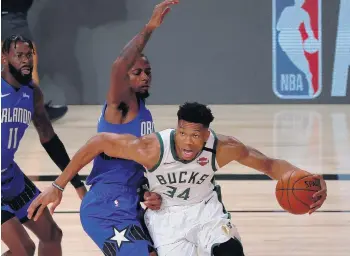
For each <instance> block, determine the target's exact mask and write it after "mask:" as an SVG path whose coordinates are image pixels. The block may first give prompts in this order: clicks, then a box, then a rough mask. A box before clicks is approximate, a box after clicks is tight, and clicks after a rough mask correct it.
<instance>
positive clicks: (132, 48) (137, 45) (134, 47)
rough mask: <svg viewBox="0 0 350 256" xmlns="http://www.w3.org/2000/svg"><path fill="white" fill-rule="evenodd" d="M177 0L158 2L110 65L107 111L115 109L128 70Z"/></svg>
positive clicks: (127, 80)
mask: <svg viewBox="0 0 350 256" xmlns="http://www.w3.org/2000/svg"><path fill="white" fill-rule="evenodd" d="M177 3H178V0H166V1H164V2H162V3H160V4H158V5H157V6H156V7H155V8H154V11H153V14H152V17H151V19H150V20H149V22H148V23H147V24H146V26H145V27H144V28H143V29H142V30H141V31H140V32H139V33H138V34H137V35H136V36H135V37H134V38H133V39H132V40H131V41H130V42H129V43H128V44H127V45H126V46H125V47H124V49H123V50H122V52H121V53H120V55H119V56H118V58H117V59H116V60H115V61H114V63H113V65H112V71H111V78H110V87H109V90H108V94H107V111H106V115H108V114H109V113H108V112H112V111H113V110H117V107H118V106H119V104H120V103H121V101H122V100H121V99H122V98H124V97H125V93H126V92H127V91H128V86H127V85H128V83H129V76H128V71H129V70H130V68H131V67H132V66H133V65H134V63H135V61H136V59H137V58H138V57H139V56H140V55H141V53H142V51H143V49H144V47H145V45H146V44H147V42H148V40H149V38H150V37H151V34H152V33H153V31H154V30H155V29H156V28H157V27H159V26H160V24H161V23H162V22H163V18H164V16H165V15H166V14H167V13H168V12H169V10H170V6H171V5H174V4H177Z"/></svg>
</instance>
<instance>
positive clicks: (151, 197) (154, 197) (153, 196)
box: [147, 192, 161, 200]
mask: <svg viewBox="0 0 350 256" xmlns="http://www.w3.org/2000/svg"><path fill="white" fill-rule="evenodd" d="M148 193H149V194H148V195H149V196H148V197H147V199H149V200H159V199H160V198H161V197H160V195H159V194H157V193H154V192H148Z"/></svg>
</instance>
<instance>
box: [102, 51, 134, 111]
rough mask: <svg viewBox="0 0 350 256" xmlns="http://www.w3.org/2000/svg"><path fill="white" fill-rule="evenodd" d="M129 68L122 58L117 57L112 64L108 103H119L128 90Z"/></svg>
mask: <svg viewBox="0 0 350 256" xmlns="http://www.w3.org/2000/svg"><path fill="white" fill-rule="evenodd" d="M127 72H128V70H127V67H126V66H125V64H124V63H123V61H122V60H121V59H119V58H118V59H117V60H116V61H115V62H114V63H113V65H112V71H111V77H110V82H109V89H108V93H107V104H108V105H112V104H113V105H117V106H118V105H119V104H120V102H122V101H123V100H122V99H123V96H124V94H125V93H126V92H127V89H128V84H129V76H128V73H127Z"/></svg>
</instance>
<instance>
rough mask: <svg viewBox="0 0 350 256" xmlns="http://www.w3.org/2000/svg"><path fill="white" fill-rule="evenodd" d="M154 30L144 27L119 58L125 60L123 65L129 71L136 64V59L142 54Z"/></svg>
mask: <svg viewBox="0 0 350 256" xmlns="http://www.w3.org/2000/svg"><path fill="white" fill-rule="evenodd" d="M152 32H153V31H152V30H150V29H148V28H147V27H144V28H143V29H142V30H141V32H140V33H138V34H137V35H136V36H135V37H134V38H133V39H132V40H131V41H130V42H129V43H128V44H127V45H126V46H125V47H124V49H123V50H122V52H121V53H120V56H119V58H120V59H121V60H123V62H122V65H125V68H126V71H128V70H129V69H130V68H131V67H132V66H133V65H134V63H135V60H136V58H137V57H138V56H139V55H140V54H141V53H142V51H143V49H144V48H145V46H146V44H147V42H148V40H149V39H150V37H151V34H152Z"/></svg>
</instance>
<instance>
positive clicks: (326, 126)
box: [1, 105, 350, 256]
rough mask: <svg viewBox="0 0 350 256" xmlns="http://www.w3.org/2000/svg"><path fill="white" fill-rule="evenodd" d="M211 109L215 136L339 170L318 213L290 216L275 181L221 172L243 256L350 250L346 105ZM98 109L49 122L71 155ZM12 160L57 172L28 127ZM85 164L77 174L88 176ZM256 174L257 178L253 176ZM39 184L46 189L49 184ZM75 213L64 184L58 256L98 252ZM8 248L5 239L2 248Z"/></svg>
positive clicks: (235, 169) (168, 114)
mask: <svg viewBox="0 0 350 256" xmlns="http://www.w3.org/2000/svg"><path fill="white" fill-rule="evenodd" d="M150 109H151V111H152V113H153V116H154V120H155V127H156V130H162V129H166V128H169V127H174V126H175V125H176V111H177V106H150ZM212 110H213V112H214V115H215V120H214V123H213V125H212V128H213V129H214V130H215V131H216V132H217V133H223V134H227V135H233V136H235V137H237V138H238V139H239V140H241V141H242V142H244V143H246V144H249V145H251V146H254V147H255V148H257V149H259V150H260V151H262V152H263V153H265V154H267V155H269V156H273V157H278V158H284V159H286V160H289V161H290V162H292V163H293V164H295V165H297V166H299V167H301V168H304V169H305V170H308V171H310V172H314V173H321V174H330V176H328V177H330V178H336V177H337V176H336V175H338V179H334V180H327V185H328V190H329V192H328V194H329V196H328V199H327V201H326V203H325V204H324V205H323V207H322V208H321V210H322V211H320V212H317V213H315V214H314V215H311V216H309V215H303V216H294V215H291V214H288V213H285V212H283V211H281V208H280V207H279V205H278V204H277V201H276V199H275V196H274V188H275V185H276V181H271V180H262V179H261V176H251V175H253V174H259V173H258V172H256V171H254V170H251V169H248V168H245V167H243V166H240V165H238V164H230V165H228V166H227V167H225V168H223V169H222V170H220V171H219V172H218V174H219V175H222V174H235V175H236V176H228V177H226V178H228V180H221V179H220V180H219V181H218V182H219V183H220V184H221V186H222V192H223V199H224V203H225V206H226V208H227V209H228V210H230V211H232V213H231V214H232V221H233V223H234V224H235V225H236V226H237V227H238V230H239V232H240V234H241V236H242V240H243V244H244V247H245V252H246V255H247V256H277V255H278V256H280V255H285V256H299V255H300V256H314V255H315V256H316V255H317V256H321V255H322V256H343V255H344V256H345V255H346V256H348V255H350V178H349V177H350V106H349V105H317V106H316V105H290V106H287V105H239V106H234V105H220V106H218V105H216V106H212ZM99 114H100V106H71V107H70V111H69V112H68V114H67V116H66V117H65V118H64V119H63V120H59V121H58V122H56V123H55V124H54V126H55V130H56V132H57V133H58V135H59V136H60V138H61V139H62V141H63V142H64V144H65V146H66V148H67V150H68V153H69V154H70V155H72V154H74V153H75V152H76V151H77V149H78V148H79V147H81V146H82V145H83V144H84V143H85V142H86V141H87V140H88V139H89V138H90V137H91V136H93V135H94V134H95V131H96V122H97V119H98V117H99ZM16 160H17V162H18V164H19V165H20V166H21V167H22V168H23V170H24V171H25V173H26V174H27V175H29V176H30V177H31V178H34V177H35V176H40V177H42V176H45V175H57V174H59V170H58V169H57V167H56V166H55V165H54V164H53V163H52V162H51V160H50V159H49V157H48V156H47V155H46V153H45V151H44V149H43V148H42V147H41V145H40V143H39V141H38V139H37V135H36V132H35V130H34V129H33V128H32V127H31V128H30V129H29V130H28V131H27V133H26V135H25V137H24V139H23V141H22V142H21V146H20V150H19V152H18V153H17V156H16ZM89 168H90V166H88V167H87V168H84V170H82V172H81V173H82V174H85V175H86V174H88V173H89ZM237 175H240V176H237ZM46 177H47V176H46ZM220 177H222V176H220ZM254 177H255V178H257V180H252V179H251V178H254ZM237 178H239V179H240V180H236V179H237ZM36 184H37V185H38V186H39V188H44V187H46V186H49V185H50V182H47V181H46V182H43V181H37V182H36ZM78 211H79V200H78V198H77V196H76V195H75V192H74V190H73V189H72V187H71V186H68V188H67V191H66V192H65V194H64V197H63V202H62V204H61V205H60V206H59V207H58V208H57V212H56V213H55V214H54V218H55V220H56V221H57V222H58V224H59V225H60V227H61V228H62V229H63V232H64V238H63V252H64V253H63V255H77V256H79V255H102V254H101V253H100V252H99V250H98V249H97V247H96V246H95V245H94V244H93V242H92V241H91V240H90V238H89V237H88V236H87V235H86V234H85V233H84V231H83V229H82V227H81V225H80V219H79V214H78ZM170 232H171V231H170ZM33 239H34V240H35V241H37V240H36V239H35V238H34V237H33ZM5 250H6V246H4V244H2V249H1V251H2V252H4V251H5Z"/></svg>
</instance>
